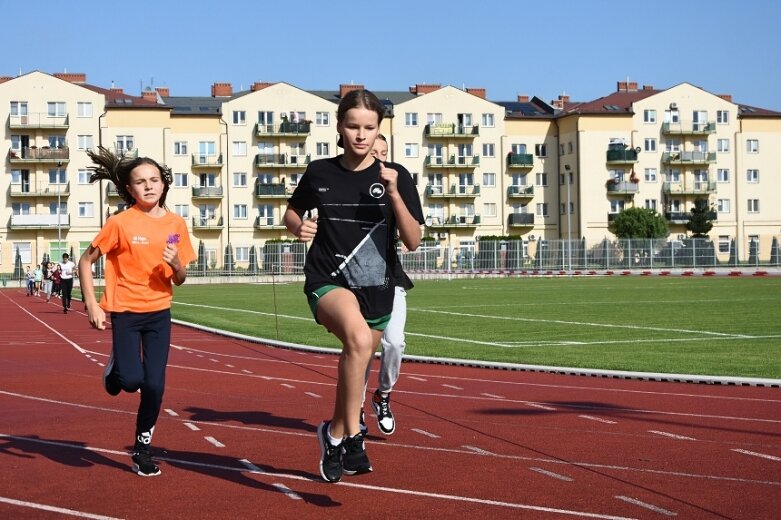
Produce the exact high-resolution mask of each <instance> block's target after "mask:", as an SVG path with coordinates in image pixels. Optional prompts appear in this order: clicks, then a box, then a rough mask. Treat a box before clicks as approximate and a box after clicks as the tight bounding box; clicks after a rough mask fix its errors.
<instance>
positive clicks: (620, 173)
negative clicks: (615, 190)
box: [607, 168, 626, 182]
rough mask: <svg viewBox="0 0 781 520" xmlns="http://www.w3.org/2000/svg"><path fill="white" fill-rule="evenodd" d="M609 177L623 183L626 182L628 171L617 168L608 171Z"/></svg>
mask: <svg viewBox="0 0 781 520" xmlns="http://www.w3.org/2000/svg"><path fill="white" fill-rule="evenodd" d="M607 173H608V175H609V176H610V178H611V179H615V180H616V182H623V181H624V175H625V174H626V170H624V169H622V168H617V169H615V170H608V171H607Z"/></svg>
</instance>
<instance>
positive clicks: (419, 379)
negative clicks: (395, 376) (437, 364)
mask: <svg viewBox="0 0 781 520" xmlns="http://www.w3.org/2000/svg"><path fill="white" fill-rule="evenodd" d="M407 379H412V380H414V381H420V382H422V383H425V382H426V381H428V379H423V378H422V377H415V376H407Z"/></svg>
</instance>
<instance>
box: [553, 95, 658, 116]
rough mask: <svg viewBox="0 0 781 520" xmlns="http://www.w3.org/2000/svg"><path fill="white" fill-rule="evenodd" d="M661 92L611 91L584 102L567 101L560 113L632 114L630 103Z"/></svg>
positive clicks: (563, 114)
mask: <svg viewBox="0 0 781 520" xmlns="http://www.w3.org/2000/svg"><path fill="white" fill-rule="evenodd" d="M659 92H662V91H661V90H655V89H647V90H646V89H643V90H635V91H629V92H626V91H621V92H613V93H612V94H610V95H608V96H604V97H601V98H597V99H595V100H594V101H587V102H584V103H568V104H566V105H565V106H564V109H563V110H562V113H561V114H560V115H562V116H565V115H570V114H633V113H634V111H633V110H632V105H633V104H634V103H637V102H638V101H640V100H643V99H645V98H647V97H650V96H653V95H654V94H658V93H659Z"/></svg>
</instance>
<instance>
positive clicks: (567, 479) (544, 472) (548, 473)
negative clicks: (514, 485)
mask: <svg viewBox="0 0 781 520" xmlns="http://www.w3.org/2000/svg"><path fill="white" fill-rule="evenodd" d="M529 469H530V470H532V471H536V472H537V473H540V474H542V475H545V476H547V477H552V478H555V479H559V480H563V481H564V482H574V481H575V479H574V478H571V477H568V476H566V475H561V474H559V473H554V472H552V471H548V470H544V469H542V468H529Z"/></svg>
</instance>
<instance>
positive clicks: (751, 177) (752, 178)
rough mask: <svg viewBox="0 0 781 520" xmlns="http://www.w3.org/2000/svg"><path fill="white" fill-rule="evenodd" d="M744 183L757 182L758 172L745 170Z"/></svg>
mask: <svg viewBox="0 0 781 520" xmlns="http://www.w3.org/2000/svg"><path fill="white" fill-rule="evenodd" d="M746 182H750V183H757V182H759V170H746Z"/></svg>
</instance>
